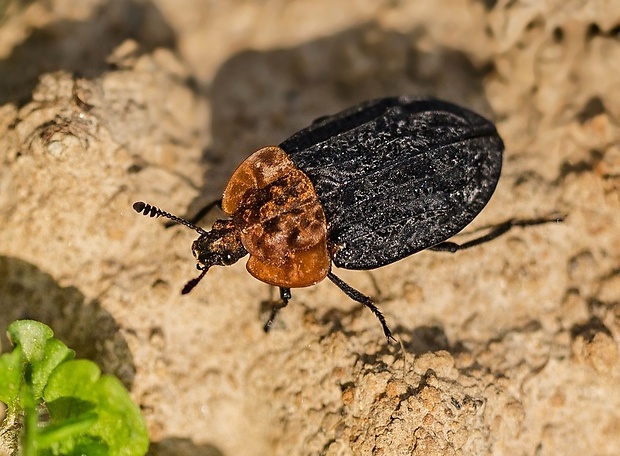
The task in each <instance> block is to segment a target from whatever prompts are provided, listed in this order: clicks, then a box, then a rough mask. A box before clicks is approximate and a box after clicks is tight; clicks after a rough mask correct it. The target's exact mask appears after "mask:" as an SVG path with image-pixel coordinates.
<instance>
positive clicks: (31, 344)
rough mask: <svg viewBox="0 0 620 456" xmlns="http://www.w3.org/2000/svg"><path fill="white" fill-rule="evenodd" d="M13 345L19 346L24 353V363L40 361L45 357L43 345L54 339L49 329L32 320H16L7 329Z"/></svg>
mask: <svg viewBox="0 0 620 456" xmlns="http://www.w3.org/2000/svg"><path fill="white" fill-rule="evenodd" d="M7 333H8V334H9V338H10V339H11V342H12V343H13V345H16V346H17V345H19V346H21V347H22V350H23V352H24V358H25V359H26V362H29V363H32V362H36V361H40V360H42V359H43V357H44V356H45V345H46V343H47V340H48V339H51V338H52V337H54V332H53V331H52V330H51V328H50V327H49V326H47V325H44V324H43V323H39V322H38V321H34V320H17V321H14V322H13V323H11V324H10V325H9V327H8V329H7Z"/></svg>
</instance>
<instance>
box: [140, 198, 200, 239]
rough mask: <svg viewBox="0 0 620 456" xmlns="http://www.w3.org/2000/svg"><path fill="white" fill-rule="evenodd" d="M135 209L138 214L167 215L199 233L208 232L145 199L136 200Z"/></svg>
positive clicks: (150, 215)
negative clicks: (148, 202)
mask: <svg viewBox="0 0 620 456" xmlns="http://www.w3.org/2000/svg"><path fill="white" fill-rule="evenodd" d="M133 210H134V211H136V212H137V213H138V214H142V215H147V216H149V217H165V218H167V219H170V220H172V221H173V222H175V223H178V224H179V225H184V226H186V227H188V228H191V229H192V230H194V231H196V232H197V233H198V234H207V232H206V231H205V230H203V229H202V228H200V227H199V226H196V225H194V224H193V223H191V222H188V221H187V220H185V219H182V218H180V217H177V216H176V215H172V214H170V213H169V212H166V211H162V210H161V209H159V208H158V207H155V206H151V205H150V204H147V203H145V202H143V201H136V202H135V203H133Z"/></svg>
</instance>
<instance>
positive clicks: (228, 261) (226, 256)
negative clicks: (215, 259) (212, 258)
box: [223, 253, 234, 265]
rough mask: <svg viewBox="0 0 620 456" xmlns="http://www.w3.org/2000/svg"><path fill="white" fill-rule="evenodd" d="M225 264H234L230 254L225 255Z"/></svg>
mask: <svg viewBox="0 0 620 456" xmlns="http://www.w3.org/2000/svg"><path fill="white" fill-rule="evenodd" d="M223 263H224V264H226V265H228V264H232V263H234V259H233V256H232V255H231V254H230V253H226V254H225V255H224V261H223Z"/></svg>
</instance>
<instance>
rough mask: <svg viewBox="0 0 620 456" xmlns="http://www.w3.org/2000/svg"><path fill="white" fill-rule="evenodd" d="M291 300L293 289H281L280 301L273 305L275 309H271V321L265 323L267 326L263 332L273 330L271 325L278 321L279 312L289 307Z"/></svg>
mask: <svg viewBox="0 0 620 456" xmlns="http://www.w3.org/2000/svg"><path fill="white" fill-rule="evenodd" d="M289 299H291V289H290V288H282V287H280V300H279V301H276V302H275V303H274V304H273V307H272V308H271V315H269V319H268V320H267V323H265V326H263V330H264V331H265V332H269V330H270V329H271V325H272V324H273V321H274V320H275V319H276V316H277V315H278V312H280V309H283V308H284V307H286V306H287V305H288V300H289Z"/></svg>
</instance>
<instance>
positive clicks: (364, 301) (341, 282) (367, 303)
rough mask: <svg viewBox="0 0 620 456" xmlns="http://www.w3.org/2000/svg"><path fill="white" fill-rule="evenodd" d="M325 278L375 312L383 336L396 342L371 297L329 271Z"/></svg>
mask: <svg viewBox="0 0 620 456" xmlns="http://www.w3.org/2000/svg"><path fill="white" fill-rule="evenodd" d="M327 278H328V279H329V280H331V281H332V282H334V284H336V286H337V287H338V288H340V289H341V290H342V291H343V292H344V293H345V294H346V295H347V296H348V297H349V298H351V299H353V300H354V301H357V302H359V303H360V304H362V305H364V306H365V307H367V308H369V309H370V311H371V312H372V313H374V314H375V317H377V319H378V320H379V322H380V323H381V326H382V327H383V334H385V337H386V338H387V340H388V341H390V339H391V340H393V341H394V342H396V339H394V336H392V331H390V328H389V327H388V325H387V323H386V321H385V317H384V316H383V314H382V313H381V311H380V310H379V309H378V308H377V306H375V304H374V303H373V302H372V299H370V298H369V297H368V296H366V295H365V294H362V293H360V292H359V291H357V290H356V289H355V288H353V287H352V286H351V285H349V284H347V283H346V282H345V281H344V280H342V279H341V278H340V277H338V276H336V275H335V274H334V273H333V272H331V271H329V272H328V273H327Z"/></svg>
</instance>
